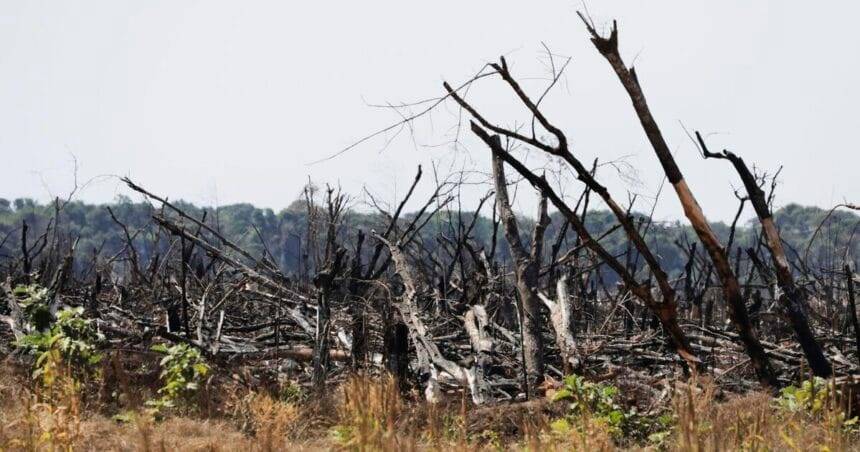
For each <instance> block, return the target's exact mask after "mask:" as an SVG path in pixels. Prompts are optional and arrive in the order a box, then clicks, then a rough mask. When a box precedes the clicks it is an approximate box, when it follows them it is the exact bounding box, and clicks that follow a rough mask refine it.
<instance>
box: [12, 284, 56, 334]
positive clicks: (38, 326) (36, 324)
mask: <svg viewBox="0 0 860 452" xmlns="http://www.w3.org/2000/svg"><path fill="white" fill-rule="evenodd" d="M12 295H13V296H14V297H15V301H16V302H17V303H18V306H20V307H21V311H22V312H23V313H24V317H25V320H26V321H27V327H28V329H29V330H31V331H33V330H35V331H44V330H47V329H48V328H49V327H50V326H51V323H53V320H54V319H53V316H52V315H51V309H50V307H49V306H48V298H49V297H48V289H46V288H44V287H42V286H39V285H38V284H30V285H19V286H15V288H14V289H12Z"/></svg>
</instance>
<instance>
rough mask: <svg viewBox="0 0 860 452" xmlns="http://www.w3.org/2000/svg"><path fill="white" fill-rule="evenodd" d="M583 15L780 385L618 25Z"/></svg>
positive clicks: (742, 327) (747, 337)
mask: <svg viewBox="0 0 860 452" xmlns="http://www.w3.org/2000/svg"><path fill="white" fill-rule="evenodd" d="M579 16H580V18H581V19H582V21H583V22H584V23H585V26H586V28H587V29H588V32H589V33H590V34H591V36H592V38H591V42H592V43H593V44H594V46H595V47H596V48H597V51H598V52H599V53H600V54H601V55H603V57H604V58H605V59H606V61H607V62H609V65H610V66H611V67H612V69H613V70H614V71H615V74H616V75H617V76H618V79H619V80H620V81H621V84H622V85H623V86H624V89H625V90H626V91H627V94H628V96H629V97H630V100H631V102H632V104H633V108H634V110H635V111H636V114H637V116H638V117H639V121H640V123H641V124H642V128H643V130H644V131H645V135H646V136H647V137H648V141H649V142H650V143H651V147H652V148H653V150H654V153H655V154H656V155H657V158H658V160H659V161H660V164H661V165H662V167H663V171H664V172H665V174H666V178H667V179H668V180H669V183H670V184H672V187H673V188H674V189H675V193H676V194H677V196H678V199H679V200H680V201H681V205H682V206H683V208H684V215H685V216H686V217H687V219H688V220H689V221H690V224H691V225H692V226H693V230H694V231H695V232H696V235H697V236H698V237H699V240H700V241H701V242H702V244H703V245H704V247H705V250H707V252H708V255H709V256H710V258H711V261H712V262H713V263H714V270H715V271H716V272H717V275H718V276H719V278H720V281H721V282H722V287H723V294H724V296H725V298H726V303H727V306H728V307H729V315H730V317H731V319H732V321H733V323H734V324H735V326H736V327H737V328H738V331H739V333H740V335H741V338H742V340H743V342H744V345H745V346H746V349H747V354H749V357H750V360H751V361H752V363H753V366H754V367H755V369H756V374H757V375H758V377H759V380H760V381H761V383H763V384H765V385H769V386H773V387H775V386H777V381H776V376H775V375H774V373H773V369H772V367H771V365H770V360H769V358H768V357H767V355H766V354H765V352H764V348H763V347H762V345H761V342H760V341H759V339H758V337H757V336H756V334H755V331H754V330H753V327H752V324H751V323H750V320H749V314H748V312H747V308H746V305H745V304H744V300H743V297H742V295H741V288H740V284H739V283H738V280H737V277H736V276H735V274H734V271H733V270H732V267H731V265H730V263H729V259H728V256H727V255H726V250H725V249H724V248H723V247H722V245H721V244H720V241H719V239H718V238H717V235H716V234H715V233H714V231H713V229H712V228H711V226H710V224H709V223H708V220H707V219H706V218H705V214H704V212H702V208H701V207H700V206H699V203H698V202H697V201H696V197H695V196H694V195H693V192H692V191H691V190H690V187H689V186H688V185H687V182H686V181H685V180H684V176H683V174H682V173H681V169H680V168H679V167H678V164H677V163H676V162H675V158H674V157H672V152H671V151H670V150H669V146H668V145H667V144H666V140H665V139H664V138H663V134H662V132H661V131H660V127H659V126H658V125H657V122H656V120H655V119H654V117H653V116H652V115H651V110H650V108H649V107H648V103H647V102H646V100H645V94H644V93H643V92H642V87H641V86H640V85H639V79H638V77H637V76H636V70H635V69H633V68H632V67H631V68H630V69H628V68H627V66H626V65H625V64H624V61H623V60H622V59H621V54H619V53H618V27H617V24H616V23H615V22H613V24H612V31H611V32H610V35H609V37H608V38H604V37H602V36H600V34H598V33H597V30H596V29H595V28H594V25H593V24H592V23H590V22H589V21H588V20H587V19H586V18H585V16H583V15H582V13H579Z"/></svg>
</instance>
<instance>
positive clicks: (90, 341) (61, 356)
mask: <svg viewBox="0 0 860 452" xmlns="http://www.w3.org/2000/svg"><path fill="white" fill-rule="evenodd" d="M35 304H37V302H35V301H34V302H33V304H31V305H30V306H33V305H35ZM83 313H84V309H83V308H81V307H77V308H66V309H63V310H62V311H60V312H59V313H58V314H57V320H56V322H54V324H53V325H51V326H50V328H49V329H47V330H36V331H33V332H31V333H29V334H27V335H25V336H24V337H22V338H21V339H19V340H18V343H17V345H18V347H21V348H23V349H25V350H27V351H28V352H30V353H32V354H34V355H36V363H35V370H34V372H33V378H42V380H43V383H44V384H45V385H46V386H50V385H51V384H52V383H53V381H54V379H55V378H56V377H57V375H58V372H59V370H60V367H61V366H65V367H66V368H68V369H69V370H70V371H71V372H72V374H73V375H74V376H75V377H77V378H80V377H84V376H88V375H92V374H93V373H95V368H94V366H95V365H96V364H98V363H99V361H101V359H102V355H101V354H100V353H99V351H98V347H99V345H100V344H101V342H102V341H104V336H103V335H102V334H101V333H99V332H98V330H96V328H95V327H94V325H93V321H92V320H90V319H87V318H84V316H83Z"/></svg>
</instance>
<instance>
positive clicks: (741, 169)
mask: <svg viewBox="0 0 860 452" xmlns="http://www.w3.org/2000/svg"><path fill="white" fill-rule="evenodd" d="M696 138H697V139H698V141H699V145H700V146H701V148H702V154H703V155H704V156H705V158H706V159H708V158H714V159H723V160H728V161H729V162H731V164H732V166H734V167H735V171H737V173H738V175H739V176H740V178H741V181H742V182H743V184H744V188H745V189H746V191H747V194H748V195H749V201H750V203H751V204H752V206H753V209H754V210H755V213H756V216H757V217H758V221H759V223H761V230H762V234H763V235H764V237H765V245H766V246H767V248H768V250H769V251H770V256H771V261H772V262H773V267H774V268H775V269H776V282H777V284H779V288H780V289H782V293H781V294H780V296H779V302H780V304H781V305H782V307H783V310H784V311H785V314H786V317H788V320H789V322H790V323H791V327H792V328H793V329H794V333H795V335H796V336H797V341H798V342H799V343H800V347H801V348H802V349H803V354H804V355H805V356H806V361H807V362H808V363H809V368H810V369H811V370H812V372H813V373H814V374H815V375H817V376H819V377H824V378H826V377H829V376H830V375H831V374H832V373H833V368H832V367H831V366H830V362H829V361H828V360H827V357H826V356H824V352H823V351H822V350H821V346H820V345H819V344H818V341H817V340H816V339H815V335H814V334H813V332H812V328H811V327H810V326H809V319H808V317H807V315H806V312H805V310H806V305H807V299H806V293H805V292H804V291H803V290H802V289H801V288H799V287H798V286H797V284H796V283H795V281H794V275H792V273H791V268H790V267H789V265H788V258H787V257H786V256H785V250H783V248H782V239H781V238H780V236H779V231H777V229H776V224H774V221H773V214H772V213H771V211H770V206H769V205H768V202H767V199H766V198H765V195H764V190H762V189H761V187H760V186H759V184H758V182H757V181H756V177H755V175H753V173H752V171H750V169H749V168H748V167H747V165H746V163H745V162H744V160H743V159H742V158H740V157H738V156H737V155H735V154H734V153H732V152H729V151H728V150H723V152H722V153H715V152H710V151H708V147H707V145H706V144H705V140H704V139H702V135H701V134H700V133H699V132H696Z"/></svg>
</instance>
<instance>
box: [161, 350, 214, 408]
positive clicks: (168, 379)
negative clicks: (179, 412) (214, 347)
mask: <svg viewBox="0 0 860 452" xmlns="http://www.w3.org/2000/svg"><path fill="white" fill-rule="evenodd" d="M152 350H153V351H156V352H159V353H163V354H164V355H165V356H164V357H163V358H162V359H161V362H160V363H159V365H160V366H161V375H160V377H161V381H162V383H163V386H162V387H161V388H160V389H159V390H158V393H159V394H160V395H161V397H160V398H158V399H156V400H150V401H148V402H147V405H148V406H149V407H151V408H153V410H154V413H156V414H157V413H160V411H161V410H162V409H164V408H173V407H176V406H177V404H179V403H187V402H189V401H190V399H191V398H192V397H193V396H194V394H196V393H197V390H198V389H200V385H201V383H202V382H203V380H204V379H205V378H206V375H208V374H209V365H207V364H206V362H205V361H204V360H203V356H202V355H201V354H200V350H198V349H196V348H193V347H189V346H188V344H176V345H173V346H170V347H168V346H166V345H164V344H157V345H154V346H153V347H152Z"/></svg>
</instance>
